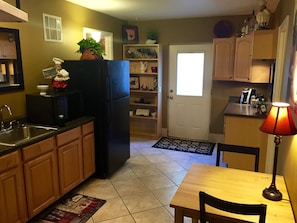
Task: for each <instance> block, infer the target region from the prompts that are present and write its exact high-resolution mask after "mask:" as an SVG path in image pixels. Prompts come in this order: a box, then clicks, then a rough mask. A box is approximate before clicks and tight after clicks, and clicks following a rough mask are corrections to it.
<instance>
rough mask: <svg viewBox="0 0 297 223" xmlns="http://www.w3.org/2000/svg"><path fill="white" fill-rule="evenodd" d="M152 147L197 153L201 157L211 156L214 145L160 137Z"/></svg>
mask: <svg viewBox="0 0 297 223" xmlns="http://www.w3.org/2000/svg"><path fill="white" fill-rule="evenodd" d="M153 147H154V148H159V149H170V150H177V151H182V152H190V153H199V154H203V155H212V152H213V149H214V147H215V143H212V142H206V141H194V140H187V139H177V138H168V137H162V138H161V139H160V140H159V141H158V142H157V143H156V144H155V145H153Z"/></svg>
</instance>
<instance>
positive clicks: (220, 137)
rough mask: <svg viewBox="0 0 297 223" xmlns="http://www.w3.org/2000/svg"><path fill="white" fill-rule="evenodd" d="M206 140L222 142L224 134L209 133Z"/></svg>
mask: <svg viewBox="0 0 297 223" xmlns="http://www.w3.org/2000/svg"><path fill="white" fill-rule="evenodd" d="M208 140H209V141H210V142H215V143H218V142H220V143H224V134H216V133H209V135H208Z"/></svg>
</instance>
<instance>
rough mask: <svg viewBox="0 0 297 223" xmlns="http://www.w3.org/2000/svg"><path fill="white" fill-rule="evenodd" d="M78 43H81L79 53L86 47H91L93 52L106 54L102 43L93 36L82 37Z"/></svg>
mask: <svg viewBox="0 0 297 223" xmlns="http://www.w3.org/2000/svg"><path fill="white" fill-rule="evenodd" d="M77 45H79V49H78V50H77V51H76V52H77V53H83V52H84V51H85V50H86V49H90V50H91V52H92V54H97V55H99V56H102V55H105V52H104V50H103V47H102V44H101V43H99V42H96V40H94V39H93V38H87V39H82V40H81V41H79V42H78V43H77Z"/></svg>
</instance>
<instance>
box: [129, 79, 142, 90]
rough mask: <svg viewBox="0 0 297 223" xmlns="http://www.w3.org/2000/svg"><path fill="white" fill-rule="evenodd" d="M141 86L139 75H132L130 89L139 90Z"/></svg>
mask: <svg viewBox="0 0 297 223" xmlns="http://www.w3.org/2000/svg"><path fill="white" fill-rule="evenodd" d="M139 88H140V83H139V77H138V76H131V77H130V89H132V90H138V89H139Z"/></svg>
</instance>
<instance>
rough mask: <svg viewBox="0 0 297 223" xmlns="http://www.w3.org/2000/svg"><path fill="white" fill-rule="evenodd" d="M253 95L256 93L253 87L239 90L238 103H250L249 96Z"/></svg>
mask: <svg viewBox="0 0 297 223" xmlns="http://www.w3.org/2000/svg"><path fill="white" fill-rule="evenodd" d="M253 95H256V90H255V89H253V88H244V89H243V90H242V92H241V97H240V103H241V104H250V103H251V98H252V96H253Z"/></svg>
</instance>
